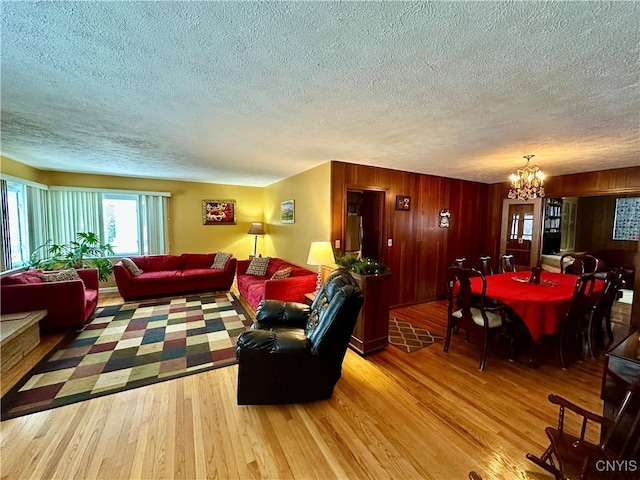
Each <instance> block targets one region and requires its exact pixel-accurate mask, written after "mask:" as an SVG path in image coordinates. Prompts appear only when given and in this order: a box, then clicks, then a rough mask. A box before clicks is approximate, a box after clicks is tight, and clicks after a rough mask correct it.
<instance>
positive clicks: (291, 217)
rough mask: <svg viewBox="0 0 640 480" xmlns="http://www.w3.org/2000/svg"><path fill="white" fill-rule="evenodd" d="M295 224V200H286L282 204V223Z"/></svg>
mask: <svg viewBox="0 0 640 480" xmlns="http://www.w3.org/2000/svg"><path fill="white" fill-rule="evenodd" d="M294 222H295V205H294V202H293V200H285V201H284V202H281V203H280V223H294Z"/></svg>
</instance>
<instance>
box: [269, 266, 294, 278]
mask: <svg viewBox="0 0 640 480" xmlns="http://www.w3.org/2000/svg"><path fill="white" fill-rule="evenodd" d="M291 272H293V268H291V267H287V268H283V269H282V270H278V271H277V272H275V273H274V274H273V275H271V280H277V279H278V278H289V277H290V276H291Z"/></svg>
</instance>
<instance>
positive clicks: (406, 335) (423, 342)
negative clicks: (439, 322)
mask: <svg viewBox="0 0 640 480" xmlns="http://www.w3.org/2000/svg"><path fill="white" fill-rule="evenodd" d="M443 339H444V337H440V336H438V335H433V334H432V333H431V332H429V330H424V329H422V328H415V327H414V326H413V325H411V324H410V323H408V322H401V321H399V320H398V319H397V318H395V317H390V318H389V343H390V344H391V345H395V346H396V347H398V348H401V349H403V350H404V351H406V352H408V353H413V352H415V351H416V350H420V349H421V348H423V347H427V346H429V345H433V344H434V343H437V342H439V341H441V340H443Z"/></svg>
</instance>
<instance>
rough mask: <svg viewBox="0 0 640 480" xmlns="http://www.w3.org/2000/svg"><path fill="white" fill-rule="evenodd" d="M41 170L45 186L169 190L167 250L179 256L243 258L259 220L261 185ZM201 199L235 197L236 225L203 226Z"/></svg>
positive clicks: (227, 198)
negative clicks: (220, 254) (252, 226)
mask: <svg viewBox="0 0 640 480" xmlns="http://www.w3.org/2000/svg"><path fill="white" fill-rule="evenodd" d="M43 173H44V174H45V178H46V182H44V183H46V184H47V185H49V186H52V185H63V186H68V187H87V188H115V189H122V190H144V191H154V192H170V193H171V198H170V199H169V252H168V253H171V254H174V255H179V254H181V253H187V252H189V253H210V252H217V251H225V252H230V253H233V254H234V255H235V256H236V257H237V258H247V257H248V255H249V253H250V252H252V251H253V242H252V240H253V239H252V237H251V236H250V235H247V231H248V230H249V225H250V223H251V222H255V221H260V220H262V209H263V189H262V188H258V187H241V186H237V185H220V184H213V183H196V182H177V181H172V180H155V179H146V178H131V177H115V176H107V175H87V174H79V173H64V172H43ZM202 200H235V201H236V225H203V224H202Z"/></svg>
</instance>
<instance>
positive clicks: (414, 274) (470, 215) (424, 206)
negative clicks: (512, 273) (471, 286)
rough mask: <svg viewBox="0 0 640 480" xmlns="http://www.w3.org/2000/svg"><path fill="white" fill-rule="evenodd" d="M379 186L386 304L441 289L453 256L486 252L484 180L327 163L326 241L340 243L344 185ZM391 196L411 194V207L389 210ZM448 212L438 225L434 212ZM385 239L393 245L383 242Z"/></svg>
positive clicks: (408, 301) (422, 297)
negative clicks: (387, 275) (447, 223)
mask: <svg viewBox="0 0 640 480" xmlns="http://www.w3.org/2000/svg"><path fill="white" fill-rule="evenodd" d="M349 188H350V189H367V188H372V189H381V190H384V192H385V195H386V198H385V208H384V212H383V231H382V236H383V245H384V247H383V249H382V253H381V255H380V258H379V260H381V261H382V262H384V263H385V264H386V265H387V266H389V268H390V269H391V272H392V274H393V277H392V282H391V284H392V287H391V292H390V295H391V300H390V303H391V305H392V306H397V305H409V304H413V303H419V302H425V301H429V300H433V299H435V298H436V297H437V296H438V295H441V294H444V291H445V275H446V268H447V267H448V266H449V265H450V264H451V262H452V261H453V259H454V258H456V257H458V256H466V257H468V258H469V259H471V260H472V261H473V262H475V261H476V260H477V258H478V257H479V256H480V255H483V254H486V253H487V251H488V250H487V248H488V246H489V244H488V243H487V242H486V240H487V239H488V238H490V237H489V235H488V223H489V222H488V218H487V215H488V214H487V212H488V211H489V208H488V205H489V203H488V199H487V194H488V191H489V185H486V184H482V183H476V182H468V181H463V180H455V179H450V178H444V177H437V176H433V175H422V174H417V173H410V172H403V171H399V170H390V169H385V168H377V167H369V166H363V165H355V164H348V163H343V162H337V161H334V162H332V173H331V198H332V208H331V210H332V213H331V217H332V223H331V232H332V237H331V240H332V242H333V243H334V245H335V241H336V240H340V244H341V246H343V245H344V223H345V212H346V191H347V189H349ZM396 195H408V196H410V197H411V210H410V211H401V210H395V199H396ZM442 208H448V209H449V210H450V211H451V227H450V228H448V229H443V228H440V227H438V220H439V215H438V213H439V211H440V210H441V209H442ZM388 239H391V240H392V242H393V245H392V246H391V247H389V246H387V241H388Z"/></svg>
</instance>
